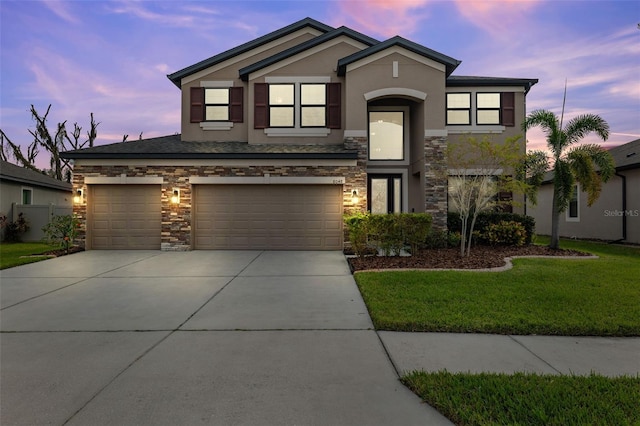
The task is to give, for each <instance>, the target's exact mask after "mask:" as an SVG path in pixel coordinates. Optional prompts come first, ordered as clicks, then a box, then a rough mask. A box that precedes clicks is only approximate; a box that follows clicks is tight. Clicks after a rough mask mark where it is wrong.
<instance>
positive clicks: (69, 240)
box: [42, 215, 79, 254]
mask: <svg viewBox="0 0 640 426" xmlns="http://www.w3.org/2000/svg"><path fill="white" fill-rule="evenodd" d="M78 226H79V222H78V219H77V218H76V217H75V216H73V215H65V216H54V217H53V220H52V221H51V222H50V223H48V224H46V225H45V226H43V227H42V231H43V232H44V235H45V237H44V238H45V241H46V242H47V243H48V244H57V245H59V246H60V247H62V248H64V249H65V251H66V252H67V254H68V253H69V246H70V245H72V244H73V240H75V238H76V236H77V235H78Z"/></svg>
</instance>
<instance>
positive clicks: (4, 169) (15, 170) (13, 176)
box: [0, 161, 72, 192]
mask: <svg viewBox="0 0 640 426" xmlns="http://www.w3.org/2000/svg"><path fill="white" fill-rule="evenodd" d="M0 179H2V180H10V181H13V182H19V183H23V184H25V185H31V186H41V187H44V188H51V189H58V190H60V191H69V192H71V188H72V185H71V184H70V183H69V182H63V181H61V180H57V179H53V178H50V177H49V176H47V175H44V174H42V173H38V172H36V171H34V170H30V169H27V168H24V167H20V166H16V165H15V164H11V163H8V162H6V161H0Z"/></svg>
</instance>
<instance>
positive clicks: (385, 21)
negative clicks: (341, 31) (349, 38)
mask: <svg viewBox="0 0 640 426" xmlns="http://www.w3.org/2000/svg"><path fill="white" fill-rule="evenodd" d="M429 2H430V0H369V1H367V2H361V1H353V0H341V1H339V2H337V3H336V4H337V5H338V8H339V9H340V11H339V13H338V15H341V16H342V17H341V19H347V20H349V21H352V22H349V23H347V22H340V23H338V24H336V25H347V26H353V27H354V29H357V30H359V31H362V32H364V33H366V34H372V35H375V34H380V35H382V36H384V37H393V36H395V35H405V36H407V35H409V34H410V33H412V32H413V31H414V30H415V29H416V27H417V26H418V24H419V23H420V22H421V21H422V20H423V19H425V18H426V15H425V12H424V10H419V9H420V8H423V7H424V6H426V5H427V4H428V3H429Z"/></svg>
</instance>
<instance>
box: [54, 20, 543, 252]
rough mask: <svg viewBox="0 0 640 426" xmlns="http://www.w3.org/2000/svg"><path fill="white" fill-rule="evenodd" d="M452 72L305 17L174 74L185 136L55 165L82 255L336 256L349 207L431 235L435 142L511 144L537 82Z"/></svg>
mask: <svg viewBox="0 0 640 426" xmlns="http://www.w3.org/2000/svg"><path fill="white" fill-rule="evenodd" d="M459 64H460V61H458V60H456V59H453V58H451V57H449V56H447V55H444V54H442V53H439V52H436V51H433V50H431V49H428V48H427V47H424V46H421V45H419V44H416V43H414V42H412V41H409V40H406V39H404V38H402V37H393V38H391V39H389V40H386V41H382V42H381V41H378V40H375V39H373V38H371V37H368V36H366V35H363V34H361V33H358V32H356V31H353V30H351V29H349V28H345V27H340V28H333V27H330V26H328V25H325V24H323V23H321V22H318V21H315V20H313V19H310V18H307V19H303V20H301V21H299V22H296V23H293V24H291V25H289V26H287V27H284V28H282V29H279V30H277V31H274V32H272V33H269V34H267V35H265V36H263V37H260V38H257V39H255V40H252V41H250V42H248V43H245V44H242V45H240V46H238V47H236V48H233V49H231V50H228V51H226V52H223V53H220V54H218V55H215V56H213V57H211V58H208V59H205V60H203V61H201V62H199V63H197V64H194V65H191V66H189V67H187V68H184V69H182V70H180V71H177V72H175V73H173V74H170V75H169V76H168V78H169V80H171V82H173V83H174V84H175V85H176V86H177V87H178V88H179V89H180V90H181V93H182V96H181V100H182V119H181V121H182V123H181V134H176V135H170V136H165V137H158V138H152V139H146V140H140V141H135V142H127V143H117V144H111V145H103V146H96V147H93V148H88V149H83V150H78V151H70V152H67V153H65V154H64V155H63V156H64V157H65V158H71V159H74V182H73V183H74V191H75V193H76V195H81V196H80V197H78V198H79V199H80V202H79V203H77V204H75V206H74V211H75V213H76V214H77V215H78V216H79V217H80V220H81V222H82V224H83V233H82V238H83V241H84V243H85V246H86V248H87V249H159V248H162V249H163V250H189V249H295V250H304V249H314V250H323V249H324V250H336V249H337V250H339V249H342V247H343V240H344V231H343V219H342V217H343V214H344V213H349V212H353V211H357V210H360V211H364V210H370V211H371V212H374V213H380V212H384V213H386V212H428V213H430V214H432V215H433V218H434V225H435V226H437V227H441V228H443V227H445V226H446V213H447V179H446V170H447V165H446V162H445V156H444V151H445V147H446V143H447V138H449V139H450V140H453V139H455V138H457V137H459V135H460V134H463V133H467V132H469V133H473V134H477V135H478V136H482V135H483V134H492V136H493V137H494V139H495V140H496V141H497V143H500V141H501V140H504V138H506V137H508V136H513V135H517V134H520V126H519V125H520V123H521V122H522V120H523V119H524V117H525V96H526V94H527V92H528V91H529V89H530V88H531V87H532V86H533V85H534V84H535V83H537V80H535V79H523V78H494V77H466V76H455V75H452V73H453V72H454V70H455V69H456V67H457V66H458V65H459ZM456 135H457V136H456ZM522 149H523V152H524V149H525V148H524V143H523V148H522Z"/></svg>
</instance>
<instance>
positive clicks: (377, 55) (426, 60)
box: [347, 46, 446, 73]
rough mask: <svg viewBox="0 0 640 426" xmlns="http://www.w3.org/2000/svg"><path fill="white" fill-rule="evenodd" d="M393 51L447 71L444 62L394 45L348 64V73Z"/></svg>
mask: <svg viewBox="0 0 640 426" xmlns="http://www.w3.org/2000/svg"><path fill="white" fill-rule="evenodd" d="M393 53H399V54H400V55H402V56H406V57H407V58H409V59H413V60H414V61H416V62H420V63H421V64H423V65H426V66H428V67H431V68H435V69H437V70H438V71H442V72H445V71H446V67H445V66H444V64H441V63H440V62H436V61H434V60H433V59H429V58H427V57H424V56H422V55H419V54H417V53H414V52H412V51H410V50H407V49H405V48H403V47H400V46H393V47H389V48H387V49H385V50H382V51H380V52H378V53H374V54H373V55H371V56H367V57H365V58H362V59H360V60H359V61H356V62H353V63H351V64H349V65H347V73H348V72H350V71H353V70H356V69H358V68H360V67H363V66H365V65H368V64H370V63H372V62H375V61H377V60H379V59H382V58H384V57H386V56H389V55H391V54H393Z"/></svg>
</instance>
